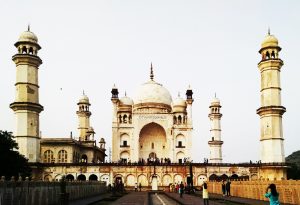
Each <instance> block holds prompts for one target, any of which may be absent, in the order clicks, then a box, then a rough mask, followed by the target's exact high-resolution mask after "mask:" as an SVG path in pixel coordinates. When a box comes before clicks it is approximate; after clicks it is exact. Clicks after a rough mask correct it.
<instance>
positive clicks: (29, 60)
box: [12, 54, 43, 66]
mask: <svg viewBox="0 0 300 205" xmlns="http://www.w3.org/2000/svg"><path fill="white" fill-rule="evenodd" d="M12 60H13V61H14V62H15V64H16V65H19V64H24V63H25V64H32V65H33V66H39V65H41V64H42V63H43V61H42V60H41V59H40V57H38V56H36V55H30V54H16V55H14V56H13V57H12Z"/></svg>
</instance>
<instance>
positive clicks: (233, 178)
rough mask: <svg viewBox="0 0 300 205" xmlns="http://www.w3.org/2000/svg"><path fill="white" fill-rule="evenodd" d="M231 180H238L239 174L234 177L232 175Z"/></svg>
mask: <svg viewBox="0 0 300 205" xmlns="http://www.w3.org/2000/svg"><path fill="white" fill-rule="evenodd" d="M230 179H231V180H238V179H239V176H238V175H237V174H233V175H231V177H230Z"/></svg>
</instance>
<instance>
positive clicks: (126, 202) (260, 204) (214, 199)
mask: <svg viewBox="0 0 300 205" xmlns="http://www.w3.org/2000/svg"><path fill="white" fill-rule="evenodd" d="M165 194H166V195H167V196H170V197H171V198H173V199H175V200H176V201H177V202H179V203H181V204H183V205H203V204H204V203H203V199H202V198H201V197H200V195H197V196H194V195H188V194H184V195H183V197H182V198H180V196H179V194H177V193H169V192H165ZM109 196H111V194H110V193H106V194H103V195H99V196H95V197H90V198H88V199H81V200H75V201H71V202H70V203H69V205H88V204H91V203H93V202H97V201H99V200H101V199H103V198H106V197H109ZM226 202H232V204H240V205H243V204H244V205H268V204H269V202H268V201H261V200H254V199H247V198H240V197H232V196H231V197H223V196H222V195H218V194H210V200H209V204H210V205H225V204H227V203H226ZM228 204H229V203H228ZM111 205H148V192H145V191H143V192H129V193H128V194H126V195H124V196H123V197H121V198H119V199H117V200H116V201H114V202H112V203H111Z"/></svg>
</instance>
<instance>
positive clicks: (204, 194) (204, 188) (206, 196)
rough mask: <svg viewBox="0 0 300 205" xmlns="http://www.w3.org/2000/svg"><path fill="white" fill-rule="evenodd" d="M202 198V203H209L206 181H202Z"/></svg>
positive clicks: (205, 204) (206, 204)
mask: <svg viewBox="0 0 300 205" xmlns="http://www.w3.org/2000/svg"><path fill="white" fill-rule="evenodd" d="M202 198H203V202H204V205H209V200H208V199H209V198H208V189H207V183H206V182H204V183H203V192H202Z"/></svg>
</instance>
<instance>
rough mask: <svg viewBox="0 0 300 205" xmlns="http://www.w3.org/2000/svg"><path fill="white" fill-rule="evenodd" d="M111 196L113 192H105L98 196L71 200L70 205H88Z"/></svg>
mask: <svg viewBox="0 0 300 205" xmlns="http://www.w3.org/2000/svg"><path fill="white" fill-rule="evenodd" d="M109 196H111V193H105V194H101V195H97V196H92V197H89V198H86V199H77V200H74V201H70V202H69V205H87V204H91V203H93V202H96V201H100V200H101V199H104V198H106V197H109Z"/></svg>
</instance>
